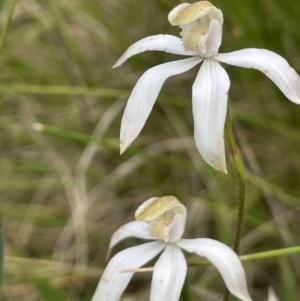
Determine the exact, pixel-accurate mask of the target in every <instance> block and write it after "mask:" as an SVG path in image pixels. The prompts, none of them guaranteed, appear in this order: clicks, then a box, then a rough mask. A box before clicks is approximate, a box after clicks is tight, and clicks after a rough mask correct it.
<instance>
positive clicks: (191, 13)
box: [169, 1, 215, 26]
mask: <svg viewBox="0 0 300 301" xmlns="http://www.w3.org/2000/svg"><path fill="white" fill-rule="evenodd" d="M214 9H215V6H213V5H212V4H211V3H210V2H209V1H199V2H195V3H193V4H191V5H188V6H185V7H183V8H182V9H181V10H180V11H179V12H178V13H177V14H176V15H174V16H172V17H171V18H170V20H169V21H170V23H171V24H172V25H173V26H176V25H177V26H178V25H185V24H188V23H190V22H193V21H195V20H197V19H199V18H201V17H203V16H205V15H207V14H208V13H210V12H211V11H213V10H214Z"/></svg>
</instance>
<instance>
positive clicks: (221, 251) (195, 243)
mask: <svg viewBox="0 0 300 301" xmlns="http://www.w3.org/2000/svg"><path fill="white" fill-rule="evenodd" d="M176 244H177V245H178V246H179V247H181V248H182V249H184V250H186V251H188V252H191V253H195V254H197V255H199V256H204V257H206V258H207V259H208V260H209V261H211V263H212V264H213V265H214V266H215V267H216V268H217V270H218V271H219V272H220V274H221V276H222V278H223V280H224V282H225V284H226V286H227V288H228V290H229V291H230V292H231V293H232V294H233V295H234V296H236V297H237V298H239V299H241V300H243V301H252V299H251V297H250V296H249V293H248V290H247V282H246V276H245V271H244V268H243V266H242V264H241V262H240V259H239V258H238V256H237V255H236V254H235V253H234V252H233V250H232V249H230V248H229V247H227V246H226V245H224V244H222V243H220V242H218V241H217V240H213V239H209V238H197V239H181V240H179V241H178V242H177V243H176Z"/></svg>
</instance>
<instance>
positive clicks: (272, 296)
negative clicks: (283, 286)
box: [268, 287, 279, 301]
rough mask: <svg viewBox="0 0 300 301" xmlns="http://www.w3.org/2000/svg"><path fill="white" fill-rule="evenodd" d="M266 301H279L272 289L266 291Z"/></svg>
mask: <svg viewBox="0 0 300 301" xmlns="http://www.w3.org/2000/svg"><path fill="white" fill-rule="evenodd" d="M268 301H279V300H278V298H277V296H276V294H275V291H274V289H273V288H272V287H269V290H268Z"/></svg>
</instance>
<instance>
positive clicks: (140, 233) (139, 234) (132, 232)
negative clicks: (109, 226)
mask: <svg viewBox="0 0 300 301" xmlns="http://www.w3.org/2000/svg"><path fill="white" fill-rule="evenodd" d="M147 229H148V223H146V222H138V221H133V222H129V223H127V224H125V225H123V226H121V227H120V228H119V229H118V230H116V231H115V232H114V233H113V235H112V237H111V239H110V242H109V247H108V252H107V256H106V259H108V258H109V256H110V252H111V249H112V248H113V247H114V246H115V245H116V244H117V243H119V242H120V241H121V240H123V239H125V238H128V237H136V238H141V239H153V237H151V236H150V235H149V231H147Z"/></svg>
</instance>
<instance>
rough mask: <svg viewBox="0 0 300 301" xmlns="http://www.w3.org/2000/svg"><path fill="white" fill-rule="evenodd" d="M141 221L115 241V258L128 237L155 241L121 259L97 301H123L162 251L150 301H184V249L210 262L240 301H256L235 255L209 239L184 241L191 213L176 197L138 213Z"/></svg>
mask: <svg viewBox="0 0 300 301" xmlns="http://www.w3.org/2000/svg"><path fill="white" fill-rule="evenodd" d="M135 217H136V220H137V221H133V222H130V223H127V224H125V225H124V226H122V227H120V228H119V229H118V230H117V231H116V232H115V233H114V234H113V235H112V238H111V241H110V244H109V252H110V250H111V248H113V247H114V246H115V245H116V244H117V243H119V242H120V241H121V240H123V239H125V238H127V237H138V238H142V239H148V240H151V239H155V241H152V242H148V243H145V244H142V245H139V246H136V247H131V248H129V249H126V250H123V251H121V252H119V253H117V254H116V255H115V256H114V257H113V258H112V259H111V260H110V262H109V263H108V265H107V267H106V269H105V271H104V272H103V275H102V277H101V279H100V281H99V284H98V287H97V289H96V292H95V294H94V296H93V298H92V301H119V300H120V298H121V296H122V294H123V292H124V290H125V289H126V287H127V285H128V283H129V281H130V279H131V278H132V276H133V274H134V270H136V269H139V268H140V267H142V266H143V265H145V264H146V263H147V262H148V261H150V260H151V259H153V258H154V257H155V256H156V255H158V254H159V253H160V252H161V251H163V253H162V254H161V255H160V257H159V259H158V260H157V262H156V263H155V266H154V270H153V277H152V284H151V291H150V301H177V300H179V297H180V293H181V290H182V286H183V283H184V280H185V277H186V273H187V263H186V260H185V257H184V255H183V252H182V251H181V249H183V250H185V251H187V252H190V253H195V254H197V255H199V256H203V257H205V258H207V259H208V260H209V261H211V263H212V264H213V265H214V266H215V267H216V268H217V270H218V271H219V272H220V274H221V276H222V278H223V280H224V282H225V284H226V286H227V288H228V290H229V291H230V292H231V294H233V295H234V296H236V297H237V298H239V299H240V300H243V301H252V299H251V297H250V296H249V293H248V290H247V283H246V276H245V272H244V269H243V266H242V264H241V262H240V260H239V258H238V256H237V255H236V254H235V253H234V252H233V251H232V249H230V248H229V247H228V246H226V245H224V244H222V243H220V242H218V241H216V240H213V239H209V238H196V239H182V238H181V236H182V234H183V232H184V228H185V222H186V208H185V207H184V206H183V205H182V204H181V203H180V202H179V200H177V199H176V198H175V197H174V196H164V197H160V198H158V197H154V198H151V199H149V200H147V201H146V202H144V203H143V204H142V205H141V206H140V207H139V208H138V209H137V211H136V213H135ZM126 270H127V271H126ZM124 272H125V273H124Z"/></svg>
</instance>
